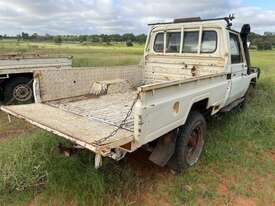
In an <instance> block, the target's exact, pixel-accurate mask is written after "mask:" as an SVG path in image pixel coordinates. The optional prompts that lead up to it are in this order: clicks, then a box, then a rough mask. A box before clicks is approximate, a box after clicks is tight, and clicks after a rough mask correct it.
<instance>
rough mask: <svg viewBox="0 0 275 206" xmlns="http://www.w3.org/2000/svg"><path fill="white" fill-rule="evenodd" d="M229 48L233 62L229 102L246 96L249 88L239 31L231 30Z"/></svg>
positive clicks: (231, 65) (230, 75)
mask: <svg viewBox="0 0 275 206" xmlns="http://www.w3.org/2000/svg"><path fill="white" fill-rule="evenodd" d="M229 49H230V59H231V64H230V65H229V67H230V71H231V73H230V74H229V78H231V89H230V95H229V98H228V101H227V104H229V103H231V102H233V101H234V100H237V99H239V98H241V97H243V96H244V94H245V92H246V89H247V82H246V78H245V75H246V74H247V65H246V62H245V58H244V52H243V48H242V46H241V39H240V37H239V35H238V34H237V33H233V32H229Z"/></svg>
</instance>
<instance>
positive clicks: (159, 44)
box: [154, 33, 164, 53]
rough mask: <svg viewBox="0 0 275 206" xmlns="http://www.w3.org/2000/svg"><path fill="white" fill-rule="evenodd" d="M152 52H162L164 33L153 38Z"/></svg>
mask: <svg viewBox="0 0 275 206" xmlns="http://www.w3.org/2000/svg"><path fill="white" fill-rule="evenodd" d="M154 51H155V52H159V53H162V52H164V33H158V34H157V35H156V38H155V43H154Z"/></svg>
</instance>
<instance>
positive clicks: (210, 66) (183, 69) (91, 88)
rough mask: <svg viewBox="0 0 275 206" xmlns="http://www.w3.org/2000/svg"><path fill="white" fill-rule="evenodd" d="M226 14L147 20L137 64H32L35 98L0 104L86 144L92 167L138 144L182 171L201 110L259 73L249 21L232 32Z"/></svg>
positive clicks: (211, 110)
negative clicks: (48, 67)
mask: <svg viewBox="0 0 275 206" xmlns="http://www.w3.org/2000/svg"><path fill="white" fill-rule="evenodd" d="M231 20H232V18H231V17H229V18H221V19H209V20H202V19H200V18H189V19H177V20H175V21H174V22H169V23H157V24H151V25H150V26H151V30H150V32H149V34H148V39H147V43H146V46H145V52H144V61H143V63H142V64H141V65H136V66H123V67H122V66H121V67H114V68H113V67H109V68H108V67H104V68H94V69H70V70H58V69H56V70H54V69H53V70H40V71H37V72H35V74H34V77H35V79H34V83H33V88H34V98H35V103H34V104H29V105H17V106H2V108H1V109H2V110H3V111H5V112H7V113H8V114H9V115H12V116H15V117H18V118H22V119H25V120H26V121H28V122H30V123H31V124H33V125H36V126H37V127H40V128H42V129H45V130H47V131H49V132H52V133H54V134H56V135H59V136H61V137H63V138H65V139H68V140H70V141H71V142H73V143H74V144H75V145H78V148H79V147H81V148H86V149H88V150H91V151H93V152H94V153H95V154H96V155H95V166H96V167H99V166H101V163H102V157H110V158H113V159H115V160H120V159H122V158H123V157H124V156H125V155H126V154H127V153H131V152H133V151H135V150H137V149H138V148H141V147H143V148H145V149H147V150H149V151H150V152H151V155H150V157H149V159H150V160H151V161H152V162H154V163H156V164H158V165H160V166H165V165H166V164H167V163H168V162H169V161H170V160H171V159H173V160H174V161H173V162H175V164H174V166H175V167H176V168H177V169H178V170H183V169H185V168H188V167H190V166H193V165H194V164H195V163H196V162H197V161H198V159H199V157H200V155H201V152H202V149H203V145H204V137H205V134H206V120H205V119H206V117H207V116H212V115H215V114H216V113H218V112H225V111H230V110H231V109H233V108H234V107H236V106H238V105H241V104H243V103H244V101H245V99H246V94H247V92H248V90H249V89H253V88H254V87H255V84H256V81H257V79H258V77H259V69H257V68H253V67H251V65H250V60H249V52H248V48H247V36H248V34H249V32H250V26H249V25H244V26H243V28H242V31H241V32H240V33H239V32H237V31H234V30H232V29H231V26H232V25H231Z"/></svg>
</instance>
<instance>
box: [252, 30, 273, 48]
mask: <svg viewBox="0 0 275 206" xmlns="http://www.w3.org/2000/svg"><path fill="white" fill-rule="evenodd" d="M249 41H250V43H251V46H250V48H251V49H258V50H272V48H273V47H275V33H272V32H265V33H264V35H260V34H256V33H251V34H250V35H249Z"/></svg>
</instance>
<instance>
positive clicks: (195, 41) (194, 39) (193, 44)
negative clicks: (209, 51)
mask: <svg viewBox="0 0 275 206" xmlns="http://www.w3.org/2000/svg"><path fill="white" fill-rule="evenodd" d="M198 46H199V31H188V32H184V39H183V50H182V52H183V53H197V52H198Z"/></svg>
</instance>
